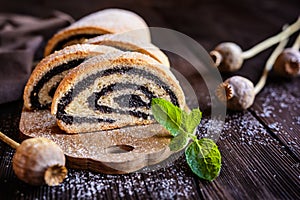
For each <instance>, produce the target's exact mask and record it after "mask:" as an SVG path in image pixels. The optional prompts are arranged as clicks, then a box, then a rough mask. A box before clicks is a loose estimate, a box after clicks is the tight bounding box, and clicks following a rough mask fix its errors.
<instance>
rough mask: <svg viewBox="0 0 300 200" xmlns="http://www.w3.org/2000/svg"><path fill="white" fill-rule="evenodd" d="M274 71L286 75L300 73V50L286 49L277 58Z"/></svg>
mask: <svg viewBox="0 0 300 200" xmlns="http://www.w3.org/2000/svg"><path fill="white" fill-rule="evenodd" d="M274 72H275V73H277V74H278V75H280V76H284V77H296V76H299V75H300V52H299V51H298V50H296V49H291V48H288V49H285V50H284V51H283V52H282V53H281V54H280V55H279V56H278V57H277V59H276V61H275V64H274Z"/></svg>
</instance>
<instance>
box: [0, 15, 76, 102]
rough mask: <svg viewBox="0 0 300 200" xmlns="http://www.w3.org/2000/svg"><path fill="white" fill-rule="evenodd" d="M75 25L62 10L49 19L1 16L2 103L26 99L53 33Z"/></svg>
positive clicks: (0, 90)
mask: <svg viewBox="0 0 300 200" xmlns="http://www.w3.org/2000/svg"><path fill="white" fill-rule="evenodd" d="M43 14H44V13H43ZM72 22H73V19H72V17H70V16H69V15H67V14H65V13H62V12H59V11H50V13H49V17H47V18H41V17H36V16H29V15H20V14H11V13H0V104H1V103H5V102H10V101H14V100H17V99H20V98H21V97H22V93H23V89H24V86H25V84H26V82H27V80H28V78H29V76H30V73H31V71H32V67H33V61H34V60H39V59H41V58H42V51H43V47H44V44H45V43H46V41H47V40H48V38H49V37H50V36H51V35H49V33H52V34H53V33H54V32H55V31H57V30H59V29H60V28H63V27H64V26H67V25H69V24H70V23H72Z"/></svg>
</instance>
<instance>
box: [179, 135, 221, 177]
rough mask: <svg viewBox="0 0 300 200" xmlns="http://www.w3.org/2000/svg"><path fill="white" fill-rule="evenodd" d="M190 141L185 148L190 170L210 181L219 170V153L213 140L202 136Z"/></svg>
mask: <svg viewBox="0 0 300 200" xmlns="http://www.w3.org/2000/svg"><path fill="white" fill-rule="evenodd" d="M197 142H198V144H199V145H198V144H197V143H196V142H195V141H194V142H192V143H191V144H190V145H189V146H188V147H187V148H186V150H185V156H186V160H187V163H188V165H189V166H190V168H191V169H192V171H193V172H194V173H195V174H196V175H197V176H199V177H200V178H203V179H205V180H209V181H212V180H213V179H215V178H216V177H217V176H218V175H219V173H220V170H221V154H220V151H219V149H218V146H217V145H216V144H215V143H214V141H213V140H211V139H207V138H202V139H201V140H198V141H197Z"/></svg>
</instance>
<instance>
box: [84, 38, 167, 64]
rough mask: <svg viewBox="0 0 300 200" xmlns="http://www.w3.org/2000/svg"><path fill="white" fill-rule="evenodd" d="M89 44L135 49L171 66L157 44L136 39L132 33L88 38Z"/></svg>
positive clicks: (127, 49) (128, 49)
mask: <svg viewBox="0 0 300 200" xmlns="http://www.w3.org/2000/svg"><path fill="white" fill-rule="evenodd" d="M86 43H87V44H100V45H107V46H111V47H115V48H118V49H120V50H123V51H133V52H139V53H142V54H146V55H148V56H150V57H152V58H154V59H155V60H157V61H158V62H160V63H161V64H163V65H165V66H166V67H170V62H169V59H168V57H167V56H166V55H165V54H164V53H163V52H162V51H161V50H160V49H159V48H158V47H156V46H155V45H153V44H151V43H146V42H143V41H140V40H136V39H135V38H134V37H132V36H131V35H128V34H126V33H123V34H106V35H101V36H98V37H94V38H91V39H88V40H87V41H86Z"/></svg>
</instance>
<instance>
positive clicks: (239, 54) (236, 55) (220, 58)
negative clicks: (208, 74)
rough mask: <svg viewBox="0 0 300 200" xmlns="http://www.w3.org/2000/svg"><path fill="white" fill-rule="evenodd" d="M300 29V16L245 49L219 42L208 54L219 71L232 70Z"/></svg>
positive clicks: (230, 43)
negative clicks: (277, 31) (283, 27)
mask: <svg viewBox="0 0 300 200" xmlns="http://www.w3.org/2000/svg"><path fill="white" fill-rule="evenodd" d="M299 29H300V18H298V20H297V21H296V22H295V23H293V24H292V25H290V26H288V27H287V28H285V29H284V30H283V31H282V32H280V33H279V34H277V35H275V36H273V37H270V38H268V39H266V40H264V41H263V42H261V43H259V44H257V45H255V46H254V47H252V48H251V49H249V50H247V51H244V52H243V51H242V49H241V47H240V46H238V45H237V44H235V43H232V42H224V43H221V44H219V45H218V46H217V47H216V48H215V49H214V50H213V51H211V52H210V56H211V57H212V59H213V62H214V65H215V67H218V69H219V71H221V72H233V71H237V70H238V69H240V68H241V66H242V64H243V62H244V60H245V59H248V58H251V57H253V56H255V55H256V54H258V53H260V52H261V51H263V50H265V49H267V48H269V47H271V46H272V45H274V44H276V43H278V42H280V41H282V40H284V39H286V38H288V37H289V36H290V35H292V34H293V33H295V32H296V31H298V30H299Z"/></svg>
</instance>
